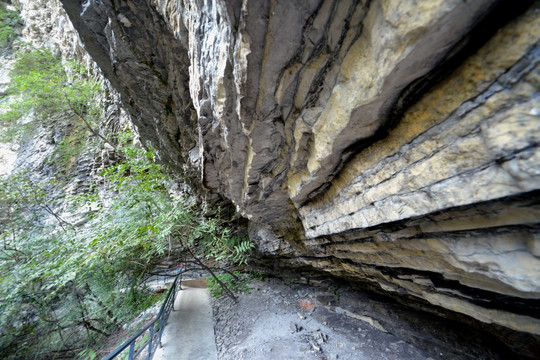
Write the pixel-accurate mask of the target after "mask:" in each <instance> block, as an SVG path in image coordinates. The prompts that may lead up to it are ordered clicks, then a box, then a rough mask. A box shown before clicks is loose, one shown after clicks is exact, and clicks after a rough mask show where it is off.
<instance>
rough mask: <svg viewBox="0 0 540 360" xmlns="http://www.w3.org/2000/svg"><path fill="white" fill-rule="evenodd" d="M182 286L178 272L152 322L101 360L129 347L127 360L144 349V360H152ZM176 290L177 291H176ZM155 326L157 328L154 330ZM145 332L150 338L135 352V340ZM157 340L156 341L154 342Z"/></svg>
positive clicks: (116, 354)
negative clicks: (145, 354)
mask: <svg viewBox="0 0 540 360" xmlns="http://www.w3.org/2000/svg"><path fill="white" fill-rule="evenodd" d="M181 284H182V272H180V273H179V274H178V275H176V277H175V278H174V282H173V284H172V286H171V288H170V289H169V292H168V293H167V297H166V298H165V301H164V302H163V305H161V309H160V310H159V313H158V315H157V316H156V318H155V319H154V320H152V321H151V322H150V323H149V324H147V325H146V326H145V327H144V328H142V329H141V330H139V332H137V333H136V334H135V335H133V336H132V337H130V338H129V339H128V340H126V341H125V342H124V343H123V344H122V345H120V346H119V347H117V348H116V349H115V350H113V351H112V352H111V353H110V354H109V355H107V356H105V357H104V358H103V360H111V359H114V358H115V357H117V356H118V355H120V354H121V353H122V352H123V351H124V350H126V349H127V348H128V347H129V355H128V360H133V359H135V358H136V357H137V356H139V355H140V354H141V353H142V352H143V351H144V350H145V349H147V350H148V355H147V356H146V360H152V358H153V357H154V353H155V352H156V349H157V345H158V344H159V345H160V347H162V346H163V344H162V343H161V335H163V329H164V328H165V325H166V323H167V319H168V318H169V314H170V312H171V310H174V301H175V300H176V294H177V293H178V290H181V289H182V287H181ZM177 288H178V289H177ZM156 324H157V326H158V327H157V328H156ZM147 330H150V336H149V337H148V340H146V341H145V342H144V343H143V344H141V345H140V346H139V348H138V349H137V351H135V346H136V343H137V339H138V338H139V337H141V336H142V335H143V334H144V333H145V332H146V331H147ZM154 340H157V341H154Z"/></svg>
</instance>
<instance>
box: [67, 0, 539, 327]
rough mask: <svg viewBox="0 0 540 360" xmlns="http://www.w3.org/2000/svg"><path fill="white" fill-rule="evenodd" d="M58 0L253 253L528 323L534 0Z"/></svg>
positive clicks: (531, 323) (532, 312)
mask: <svg viewBox="0 0 540 360" xmlns="http://www.w3.org/2000/svg"><path fill="white" fill-rule="evenodd" d="M61 3H62V4H63V6H64V8H65V10H66V11H67V13H68V15H69V17H70V19H71V21H72V22H73V25H74V26H75V28H76V29H77V31H78V32H79V35H80V36H81V39H82V41H83V43H84V45H85V48H86V50H87V51H88V52H89V54H90V55H91V56H92V57H93V59H94V60H95V61H96V63H97V64H98V65H99V67H100V68H101V69H102V71H103V73H104V75H105V77H106V78H107V79H108V80H109V81H110V83H111V84H112V86H113V87H114V88H115V89H116V90H117V91H118V92H119V94H120V96H121V99H122V101H123V103H124V105H125V107H126V109H127V110H128V112H129V113H130V114H131V116H132V118H133V121H134V123H135V125H136V126H137V128H138V129H139V132H140V135H141V137H142V138H143V139H144V140H145V141H146V142H147V143H149V144H153V145H154V146H155V147H157V148H158V149H159V151H160V154H161V156H162V158H163V159H164V160H166V161H168V162H170V163H172V164H175V165H176V166H177V167H178V168H179V169H180V168H183V169H184V171H186V172H187V174H189V175H190V176H191V177H192V178H196V179H198V181H200V184H201V185H203V186H204V187H206V188H210V189H214V190H215V191H217V192H218V193H220V194H222V195H223V196H225V197H227V198H228V199H230V200H231V201H232V202H233V203H234V204H235V206H236V207H237V209H238V211H239V212H240V213H241V214H242V215H243V216H245V217H246V218H248V219H249V220H250V221H251V223H250V234H251V236H252V239H253V240H254V241H255V242H257V244H258V245H259V251H260V252H259V256H261V257H265V256H266V257H271V258H272V259H275V260H274V261H281V262H283V263H284V264H288V266H298V267H307V268H312V269H317V270H322V271H324V272H328V273H330V274H333V275H336V276H340V277H345V278H348V279H351V280H353V281H361V282H364V283H367V284H370V286H372V287H373V288H376V289H379V290H380V291H387V292H391V293H394V294H400V296H403V297H412V298H416V299H419V300H420V301H424V302H425V303H430V304H432V305H433V306H435V307H443V308H445V309H447V310H451V311H454V312H458V313H461V314H463V315H465V316H469V317H472V318H474V319H477V320H478V321H481V322H483V323H487V324H496V325H497V326H501V327H504V328H507V329H511V330H514V331H518V332H523V333H528V334H532V335H540V317H539V315H538V314H539V311H538V310H539V309H540V306H539V299H540V276H539V274H540V250H539V249H540V237H539V235H538V233H539V232H538V219H539V218H540V217H539V215H540V209H539V208H538V205H537V203H538V194H539V192H538V190H539V189H540V155H539V151H538V144H539V138H540V121H539V114H540V104H539V94H538V88H539V75H538V74H539V72H538V62H539V55H540V53H539V38H540V21H539V19H540V16H539V13H540V10H539V9H540V5H539V3H538V2H532V3H531V2H520V3H519V4H517V3H515V2H514V3H512V2H510V1H484V0H475V1H470V2H463V1H459V0H456V1H448V0H444V1H443V0H441V1H424V2H413V1H406V0H400V1H398V0H385V1H383V0H380V1H352V0H351V1H347V0H344V1H330V0H327V1H324V0H311V1H252V0H244V1H240V0H238V1H218V0H216V1H197V0H184V1H172V0H170V1H169V0H129V1H126V0H102V1H94V0H90V1H86V2H84V5H83V4H82V3H83V2H82V1H76V0H61Z"/></svg>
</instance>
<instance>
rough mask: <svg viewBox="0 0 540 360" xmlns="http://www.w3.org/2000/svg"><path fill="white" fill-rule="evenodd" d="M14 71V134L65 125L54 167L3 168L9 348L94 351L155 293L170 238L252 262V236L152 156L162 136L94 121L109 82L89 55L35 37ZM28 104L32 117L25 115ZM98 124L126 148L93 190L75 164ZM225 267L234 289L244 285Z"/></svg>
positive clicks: (7, 113)
mask: <svg viewBox="0 0 540 360" xmlns="http://www.w3.org/2000/svg"><path fill="white" fill-rule="evenodd" d="M10 76H11V79H12V82H11V84H10V93H11V95H15V96H16V98H17V101H9V102H4V105H3V106H4V107H3V109H2V111H0V126H4V127H5V126H8V127H9V128H10V129H12V130H13V131H12V132H11V137H10V138H9V139H8V140H11V141H13V140H17V139H20V136H19V135H21V134H22V133H23V131H27V132H26V134H27V135H28V134H31V133H32V131H33V130H35V129H38V128H40V127H43V126H48V125H51V126H53V125H55V124H57V123H58V122H62V123H63V124H64V127H63V129H64V130H63V133H62V134H61V136H60V138H61V140H60V141H59V142H58V143H57V144H56V150H55V152H54V153H53V155H52V156H51V157H50V159H49V164H50V165H53V168H54V169H56V172H55V174H54V176H53V177H52V178H50V179H49V180H48V181H40V180H37V179H38V177H37V176H36V174H34V173H33V172H31V171H28V170H24V169H20V170H19V171H17V172H15V173H13V174H11V175H10V176H9V177H3V178H0V358H2V359H7V360H10V359H26V358H54V357H64V358H66V357H68V358H77V357H78V358H85V359H93V358H94V357H95V356H96V351H95V350H96V349H95V344H96V343H97V342H98V341H99V340H100V339H102V338H103V337H104V336H106V335H107V334H109V333H110V332H111V331H112V330H113V329H114V328H115V327H117V326H118V325H119V324H121V323H123V322H126V321H129V320H130V319H132V318H133V317H134V315H135V314H138V313H139V312H140V311H142V310H144V309H146V308H147V307H149V306H151V305H153V304H154V303H155V301H157V300H156V296H154V295H153V294H152V292H151V291H150V290H149V289H148V288H146V287H145V286H144V280H145V278H146V277H147V276H148V273H149V271H150V270H151V269H153V267H154V266H155V265H156V263H157V262H159V260H160V259H161V258H163V257H164V256H166V255H170V253H171V251H172V249H187V248H189V249H192V248H195V247H198V253H201V252H202V253H203V254H204V256H205V257H206V258H207V259H213V260H216V261H218V262H226V263H235V264H237V265H243V264H245V263H246V261H247V256H248V254H249V252H250V251H251V249H252V247H253V244H251V243H250V242H249V240H248V239H247V237H246V236H241V235H237V234H234V233H233V232H232V231H231V230H230V229H229V222H228V221H226V220H224V219H222V218H221V216H219V215H218V216H217V217H214V218H207V217H204V216H203V215H202V214H203V211H202V210H201V209H199V207H198V204H196V203H193V202H187V201H186V200H185V199H183V198H181V197H178V196H172V195H171V194H170V192H169V189H170V188H171V185H172V184H173V183H174V182H176V181H177V180H176V179H174V177H173V176H172V175H171V174H170V172H169V171H168V169H167V168H166V167H164V166H162V165H159V164H156V163H154V161H153V160H154V151H153V149H152V148H149V149H142V148H141V147H138V146H135V145H134V135H133V134H132V133H131V132H129V131H126V132H122V133H119V134H116V135H115V137H114V144H113V143H112V142H111V140H109V139H106V138H104V137H103V136H102V135H100V134H99V133H98V132H97V131H95V130H94V129H95V128H96V126H97V124H98V122H99V120H100V115H99V114H100V109H99V102H97V101H95V100H94V99H95V98H96V94H97V93H98V92H99V90H100V86H99V85H98V84H97V83H96V82H94V81H92V80H90V79H88V77H87V76H86V74H85V70H84V69H83V68H81V66H80V65H79V64H77V63H75V62H66V61H62V59H60V58H59V57H57V56H55V55H54V54H53V53H51V52H50V51H48V50H45V49H34V50H31V51H27V52H25V53H23V54H20V55H19V56H18V58H17V61H16V63H15V66H14V68H13V70H12V71H11V74H10ZM28 114H32V116H31V117H30V119H33V121H28V120H25V121H22V120H21V119H22V118H23V117H25V116H27V115H28ZM21 129H22V130H21ZM89 135H93V139H94V140H96V139H99V140H102V141H105V142H107V143H108V144H109V145H111V146H112V147H113V148H114V152H115V155H116V158H117V159H119V160H118V162H117V163H116V164H115V165H113V166H110V167H108V168H107V169H106V170H105V171H103V172H102V174H100V178H99V179H97V180H98V181H97V182H96V183H95V184H93V186H91V187H90V189H89V191H88V192H87V193H85V194H80V195H76V196H70V197H66V196H65V195H63V191H62V186H63V185H64V184H66V183H67V182H68V181H69V180H70V178H71V177H73V175H76V174H73V170H74V169H75V166H73V165H75V164H77V161H78V159H79V158H80V156H81V153H83V152H84V151H91V149H92V146H91V144H92V142H90V141H89ZM27 141H31V140H30V139H29V138H28V140H27ZM94 144H95V141H94ZM98 184H99V185H98ZM60 205H62V206H64V211H65V210H66V209H65V207H66V206H67V208H68V209H69V212H70V213H71V217H70V219H64V218H63V215H61V214H59V213H58V212H57V211H56V210H55V209H56V208H60ZM73 219H75V220H73ZM75 223H77V224H78V225H75ZM176 251H178V250H176ZM229 276H230V275H229ZM222 277H223V280H224V282H225V284H227V285H229V286H230V287H231V288H232V289H233V290H235V289H236V290H239V289H243V288H244V287H245V282H244V283H242V282H240V283H237V282H235V281H233V280H231V279H229V278H228V277H227V275H222ZM213 281H214V280H210V282H211V283H212V282H213ZM217 291H218V290H215V292H217ZM219 291H222V290H219Z"/></svg>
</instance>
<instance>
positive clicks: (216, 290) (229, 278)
mask: <svg viewBox="0 0 540 360" xmlns="http://www.w3.org/2000/svg"><path fill="white" fill-rule="evenodd" d="M234 275H235V276H236V278H235V277H234V276H233V275H231V274H228V273H225V274H216V276H217V277H218V279H219V281H221V282H222V283H223V284H225V286H227V287H228V288H229V289H230V290H232V291H233V292H239V291H248V290H249V288H248V285H249V279H248V278H246V277H244V276H243V275H242V274H241V273H240V272H238V271H235V272H234ZM207 279H208V287H209V289H210V294H211V295H212V296H213V297H214V298H216V299H220V298H221V297H222V296H223V295H224V293H223V288H222V287H221V285H220V284H219V283H218V282H217V281H216V279H214V278H213V277H211V276H209V277H208V278H207Z"/></svg>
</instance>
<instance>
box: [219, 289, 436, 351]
mask: <svg viewBox="0 0 540 360" xmlns="http://www.w3.org/2000/svg"><path fill="white" fill-rule="evenodd" d="M249 287H250V288H251V290H250V291H249V292H247V293H243V294H240V295H239V302H238V303H237V304H234V303H233V302H232V301H230V299H227V298H223V299H221V300H213V306H214V326H215V332H216V343H217V346H218V355H219V359H220V360H268V359H280V360H287V359H291V360H292V359H294V360H315V359H318V360H321V359H324V360H331V359H340V360H342V359H343V360H346V359H349V360H364V359H366V360H375V359H376V360H394V359H402V360H403V359H410V360H427V359H430V360H432V358H430V356H429V355H428V354H426V353H425V352H424V351H422V350H420V349H418V348H417V347H415V346H413V345H410V344H408V343H406V342H404V341H402V340H400V339H399V338H397V337H396V336H394V335H391V334H389V333H386V332H385V331H383V330H384V329H382V327H381V326H380V324H378V323H377V322H373V324H372V325H370V324H369V323H368V322H369V320H368V319H367V318H366V319H364V321H362V320H359V319H355V318H352V317H350V316H347V315H345V314H337V313H335V312H330V311H329V310H328V309H326V308H325V307H324V306H322V303H321V301H320V299H321V298H322V297H321V296H323V295H322V294H318V293H314V292H312V291H311V290H312V289H311V290H310V289H309V288H298V287H294V286H292V287H291V286H288V285H286V284H284V283H283V282H280V281H278V280H275V279H270V280H269V281H257V280H254V281H252V282H251V284H250V285H249ZM324 296H327V297H332V298H335V297H336V296H338V295H336V294H333V293H332V292H329V293H327V294H324ZM317 298H319V300H317ZM366 321H368V322H366Z"/></svg>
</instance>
